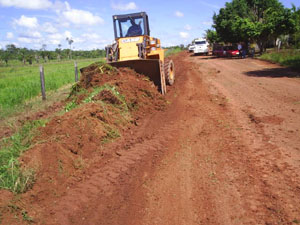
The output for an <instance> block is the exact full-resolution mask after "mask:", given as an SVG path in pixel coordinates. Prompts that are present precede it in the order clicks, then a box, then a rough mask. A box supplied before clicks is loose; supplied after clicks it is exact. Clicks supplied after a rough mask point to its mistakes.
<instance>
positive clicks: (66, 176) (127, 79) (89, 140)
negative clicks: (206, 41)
mask: <svg viewBox="0 0 300 225" xmlns="http://www.w3.org/2000/svg"><path fill="white" fill-rule="evenodd" d="M173 60H174V63H175V67H176V82H175V84H174V85H173V86H172V87H168V93H167V96H166V98H167V103H168V104H167V106H166V107H163V110H160V111H155V110H153V108H158V109H161V106H164V105H165V104H164V102H165V101H164V100H162V98H161V96H160V95H159V94H158V92H157V91H156V90H155V87H153V86H151V83H150V82H149V81H147V80H146V79H144V78H143V77H142V76H140V75H137V74H134V75H133V72H132V71H129V70H128V69H125V70H121V71H120V72H118V73H116V74H114V73H111V74H106V75H105V76H103V75H102V77H101V76H100V75H99V77H98V78H96V79H93V78H92V79H90V78H89V82H87V83H84V84H83V83H82V82H81V84H82V85H86V84H87V86H84V87H87V88H92V86H93V85H96V84H97V85H98V84H99V85H101V84H103V82H105V83H110V84H112V85H116V86H118V88H119V90H120V93H122V94H124V96H126V99H127V101H129V102H131V104H130V105H131V106H132V105H133V106H134V107H133V106H132V109H131V110H132V112H131V115H132V118H131V121H132V122H129V123H115V121H116V120H115V119H113V118H114V115H119V112H118V111H115V110H110V111H111V112H114V113H115V114H114V113H113V114H112V115H109V116H107V115H106V114H104V113H103V112H102V111H101V110H100V109H99V107H98V106H97V103H96V102H92V103H86V104H83V105H82V106H80V107H78V108H75V109H73V110H71V111H70V112H68V113H66V114H64V115H62V116H60V117H57V118H55V119H53V120H52V121H51V122H50V123H49V124H48V125H47V126H46V127H45V128H44V129H42V130H41V132H42V137H43V138H41V139H38V141H39V142H37V144H36V145H35V146H34V148H33V149H31V150H29V151H28V152H27V153H26V156H25V157H24V160H25V161H26V162H39V163H40V162H42V163H40V164H38V163H37V164H38V165H37V167H38V168H40V169H39V171H41V172H39V174H38V177H37V178H38V179H37V183H36V184H35V186H34V188H33V189H32V190H30V191H28V192H27V193H25V194H23V195H20V196H18V198H15V199H14V201H13V203H14V204H15V205H17V206H18V210H12V206H10V207H6V208H5V207H2V217H3V222H4V224H9V223H10V224H26V223H27V222H26V221H25V220H24V217H23V219H22V218H21V219H20V220H19V221H18V220H16V219H14V217H13V216H14V214H18V213H19V214H20V215H22V213H21V211H22V210H23V215H24V212H25V211H26V212H27V214H28V216H30V217H31V218H32V219H33V223H36V224H62V225H68V224H103V225H110V224H114V225H119V224H122V225H127V224H128V225H140V224H143V225H144V224H145V225H154V224H157V225H162V224H163V225H168V224H170V225H171V224H172V225H174V224H176V225H185V224H186V225H193V224H213V225H215V224H220V225H223V224H230V225H231V224H291V225H292V224H298V223H299V222H300V208H299V205H300V197H299V196H300V177H299V169H300V149H299V146H300V139H299V136H300V133H299V132H300V131H299V127H300V104H299V102H300V92H299V87H300V80H299V79H298V78H297V74H296V75H295V74H293V75H291V72H290V71H288V72H286V73H285V70H284V69H283V68H281V67H278V66H276V65H271V64H268V63H265V62H259V61H256V60H252V59H246V60H237V59H214V58H211V57H190V55H189V54H187V53H180V54H178V55H176V56H174V57H173ZM266 68H267V69H268V70H270V71H271V74H272V71H273V72H274V73H278V69H279V70H281V71H282V76H281V77H280V76H278V74H277V75H276V77H275V78H274V77H272V76H266V75H267V74H269V73H270V71H268V72H265V69H266ZM94 69H97V68H96V67H95V68H94ZM102 69H103V68H102ZM94 74H96V73H94ZM99 74H100V73H99ZM254 74H257V76H254ZM262 74H263V75H264V76H261V75H262ZM109 76H111V79H109ZM118 76H120V79H119V78H118ZM117 84H118V85H117ZM142 84H145V85H144V86H143V85H142ZM131 85H132V86H131ZM140 85H141V86H140ZM141 89H142V90H141ZM121 90H124V93H123V92H122V91H121ZM145 90H146V91H145ZM96 99H101V100H103V101H106V102H107V103H108V104H110V103H111V102H114V103H115V105H118V104H119V102H118V101H117V100H116V99H114V98H113V97H112V96H111V93H108V92H104V93H102V94H99V95H98V96H96ZM141 101H142V104H140V102H141ZM135 104H137V105H135ZM114 108H115V107H114ZM133 109H135V110H133ZM149 112H151V113H149ZM105 116H106V117H105ZM99 118H100V119H99ZM118 118H120V117H118ZM136 118H139V119H138V120H137V119H136ZM103 120H104V121H106V122H107V124H109V125H110V126H112V127H114V128H118V129H119V130H120V133H121V137H120V138H118V139H115V140H114V141H113V142H111V143H107V144H105V145H100V144H99V140H100V139H101V137H103V135H104V136H105V135H106V134H105V131H106V130H105V129H104V128H103V127H101V126H100V124H102V122H103ZM88 121H89V122H88ZM99 121H100V122H99ZM120 124H121V125H120ZM126 124H127V125H126ZM95 135H96V136H95ZM45 137H48V139H45ZM97 140H98V142H97ZM97 144H98V145H97ZM79 156H80V157H79ZM26 157H27V158H26ZM75 162H76V163H75ZM33 164H34V163H30V165H33ZM5 201H7V198H6V200H5ZM5 209H6V211H5ZM9 212H10V213H9ZM27 214H26V215H27Z"/></svg>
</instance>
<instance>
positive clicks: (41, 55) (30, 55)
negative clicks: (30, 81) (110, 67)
mask: <svg viewBox="0 0 300 225" xmlns="http://www.w3.org/2000/svg"><path fill="white" fill-rule="evenodd" d="M46 47H47V46H46V45H43V46H42V48H41V49H40V50H32V49H28V48H18V47H16V46H15V45H14V44H9V45H6V47H5V49H0V60H1V61H2V62H4V63H5V64H6V65H8V64H9V62H10V61H12V60H19V61H21V62H22V63H23V64H24V65H25V64H29V65H31V64H33V63H34V62H36V63H41V62H49V61H51V60H58V61H61V60H66V59H83V58H99V57H104V56H105V50H102V49H96V50H90V51H87V50H76V51H72V50H71V48H70V49H62V48H61V45H58V48H56V49H55V50H53V51H50V50H47V49H46Z"/></svg>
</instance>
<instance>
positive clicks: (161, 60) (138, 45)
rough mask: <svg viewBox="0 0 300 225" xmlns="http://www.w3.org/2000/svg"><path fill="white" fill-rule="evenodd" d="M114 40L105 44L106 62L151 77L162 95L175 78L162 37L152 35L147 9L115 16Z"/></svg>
mask: <svg viewBox="0 0 300 225" xmlns="http://www.w3.org/2000/svg"><path fill="white" fill-rule="evenodd" d="M113 26H114V34H115V43H114V44H112V45H109V46H106V48H105V49H106V61H107V63H109V64H111V65H112V66H115V67H130V68H132V69H134V70H135V71H136V72H137V73H141V74H144V75H146V76H148V77H149V78H150V79H151V80H152V81H153V82H154V84H155V85H156V86H158V87H159V89H160V91H161V93H162V94H165V93H166V90H167V89H166V84H169V85H172V84H173V83H174V81H175V68H174V63H173V61H172V60H165V57H164V51H165V50H164V49H162V47H161V43H160V40H159V39H158V38H154V37H151V36H150V28H149V21H148V15H147V14H146V13H145V12H139V13H131V14H124V15H114V16H113Z"/></svg>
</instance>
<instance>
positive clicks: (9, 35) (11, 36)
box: [6, 32, 14, 39]
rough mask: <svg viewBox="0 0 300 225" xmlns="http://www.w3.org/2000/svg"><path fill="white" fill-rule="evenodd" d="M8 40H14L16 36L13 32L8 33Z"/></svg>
mask: <svg viewBox="0 0 300 225" xmlns="http://www.w3.org/2000/svg"><path fill="white" fill-rule="evenodd" d="M6 38H7V39H12V38H14V34H13V33H12V32H7V33H6Z"/></svg>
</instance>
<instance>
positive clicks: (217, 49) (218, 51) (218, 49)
mask: <svg viewBox="0 0 300 225" xmlns="http://www.w3.org/2000/svg"><path fill="white" fill-rule="evenodd" d="M212 55H214V56H217V57H224V56H226V49H225V46H223V45H215V46H214V47H213V51H212Z"/></svg>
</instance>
